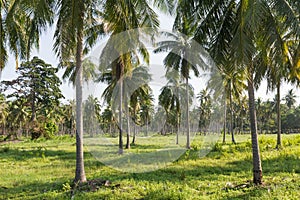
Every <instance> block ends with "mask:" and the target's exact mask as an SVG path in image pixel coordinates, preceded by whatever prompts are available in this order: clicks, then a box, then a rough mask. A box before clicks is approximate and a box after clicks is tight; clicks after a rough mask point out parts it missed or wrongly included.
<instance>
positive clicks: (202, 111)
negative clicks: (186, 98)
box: [197, 89, 212, 133]
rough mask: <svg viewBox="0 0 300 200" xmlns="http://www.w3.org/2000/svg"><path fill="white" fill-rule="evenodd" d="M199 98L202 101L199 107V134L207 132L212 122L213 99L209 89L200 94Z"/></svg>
mask: <svg viewBox="0 0 300 200" xmlns="http://www.w3.org/2000/svg"><path fill="white" fill-rule="evenodd" d="M197 98H198V99H199V101H200V105H199V132H200V133H201V132H202V131H203V130H204V132H205V131H206V128H207V126H208V125H209V122H210V116H211V109H212V99H211V96H210V93H209V91H208V89H203V90H201V91H200V93H199V94H198V96H197Z"/></svg>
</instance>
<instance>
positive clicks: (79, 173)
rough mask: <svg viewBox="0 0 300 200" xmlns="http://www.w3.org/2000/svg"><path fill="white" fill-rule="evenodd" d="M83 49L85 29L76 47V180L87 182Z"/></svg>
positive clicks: (78, 35)
mask: <svg viewBox="0 0 300 200" xmlns="http://www.w3.org/2000/svg"><path fill="white" fill-rule="evenodd" d="M81 14H82V13H81ZM82 51H83V31H82V30H78V33H77V49H76V69H77V74H76V171H75V180H74V182H86V176H85V171H84V158H83V116H82V114H83V113H82Z"/></svg>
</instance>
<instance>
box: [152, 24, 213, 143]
mask: <svg viewBox="0 0 300 200" xmlns="http://www.w3.org/2000/svg"><path fill="white" fill-rule="evenodd" d="M174 28H178V27H174ZM180 28H181V29H178V30H176V31H175V32H174V33H166V32H165V33H163V34H164V35H165V36H167V37H168V40H166V41H161V42H158V43H157V46H158V47H157V48H156V49H155V50H154V53H159V52H169V53H168V55H167V56H166V57H165V59H164V65H165V66H166V68H167V71H168V70H170V69H173V70H177V71H178V72H180V74H181V76H182V77H183V78H184V79H185V87H186V88H185V92H186V94H185V98H186V101H185V102H186V108H185V111H186V129H187V130H186V132H187V142H186V148H188V149H190V148H191V146H190V127H189V121H190V119H189V109H190V103H189V102H190V100H189V98H190V94H189V79H190V71H192V72H193V73H194V75H195V76H196V77H198V76H199V74H200V69H201V68H202V69H205V68H206V67H207V65H206V64H205V62H204V61H203V57H206V58H207V59H209V56H208V54H207V53H206V51H205V50H204V49H203V48H201V47H200V45H199V44H196V43H195V41H194V40H193V37H192V36H193V33H194V32H193V31H194V30H193V27H189V25H188V21H185V20H183V24H182V27H180Z"/></svg>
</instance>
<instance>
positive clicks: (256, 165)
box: [248, 69, 262, 184]
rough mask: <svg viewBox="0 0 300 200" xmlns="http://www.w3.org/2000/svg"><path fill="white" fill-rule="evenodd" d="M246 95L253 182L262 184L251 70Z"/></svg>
mask: <svg viewBox="0 0 300 200" xmlns="http://www.w3.org/2000/svg"><path fill="white" fill-rule="evenodd" d="M250 70H251V69H250ZM250 70H249V71H250ZM248 95H249V113H250V127H251V141H252V157H253V183H254V184H262V167H261V160H260V153H259V146H258V136H257V120H256V113H255V97H254V84H253V74H252V72H250V75H249V78H248Z"/></svg>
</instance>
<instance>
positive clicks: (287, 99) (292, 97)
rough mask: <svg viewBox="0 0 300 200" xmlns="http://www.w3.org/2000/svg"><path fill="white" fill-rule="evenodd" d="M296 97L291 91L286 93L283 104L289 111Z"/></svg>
mask: <svg viewBox="0 0 300 200" xmlns="http://www.w3.org/2000/svg"><path fill="white" fill-rule="evenodd" d="M296 97H297V96H296V95H295V93H294V92H293V89H291V90H289V91H288V93H287V94H286V95H285V97H284V100H285V104H286V105H287V107H288V108H289V109H291V108H292V107H293V106H294V105H295V103H296Z"/></svg>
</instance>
